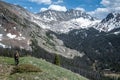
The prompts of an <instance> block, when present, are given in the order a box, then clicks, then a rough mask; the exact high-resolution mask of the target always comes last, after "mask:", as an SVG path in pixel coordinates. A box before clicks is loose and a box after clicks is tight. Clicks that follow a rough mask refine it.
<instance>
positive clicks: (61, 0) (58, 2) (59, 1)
mask: <svg viewBox="0 0 120 80" xmlns="http://www.w3.org/2000/svg"><path fill="white" fill-rule="evenodd" d="M60 3H63V0H58V1H57V2H54V4H60Z"/></svg>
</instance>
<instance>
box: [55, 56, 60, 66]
mask: <svg viewBox="0 0 120 80" xmlns="http://www.w3.org/2000/svg"><path fill="white" fill-rule="evenodd" d="M54 64H55V65H58V66H60V57H59V55H58V54H55V60H54Z"/></svg>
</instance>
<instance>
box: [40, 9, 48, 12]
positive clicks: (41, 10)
mask: <svg viewBox="0 0 120 80" xmlns="http://www.w3.org/2000/svg"><path fill="white" fill-rule="evenodd" d="M46 10H48V8H41V9H40V12H43V11H46Z"/></svg>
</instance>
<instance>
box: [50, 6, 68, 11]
mask: <svg viewBox="0 0 120 80" xmlns="http://www.w3.org/2000/svg"><path fill="white" fill-rule="evenodd" d="M48 9H51V10H56V11H67V9H66V7H65V6H60V5H50V6H49V7H48Z"/></svg>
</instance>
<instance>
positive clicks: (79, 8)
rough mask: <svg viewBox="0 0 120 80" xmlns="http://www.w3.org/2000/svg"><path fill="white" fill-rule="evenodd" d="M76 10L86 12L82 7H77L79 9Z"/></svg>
mask: <svg viewBox="0 0 120 80" xmlns="http://www.w3.org/2000/svg"><path fill="white" fill-rule="evenodd" d="M75 10H81V11H83V12H85V9H84V8H81V7H77V8H75Z"/></svg>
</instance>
